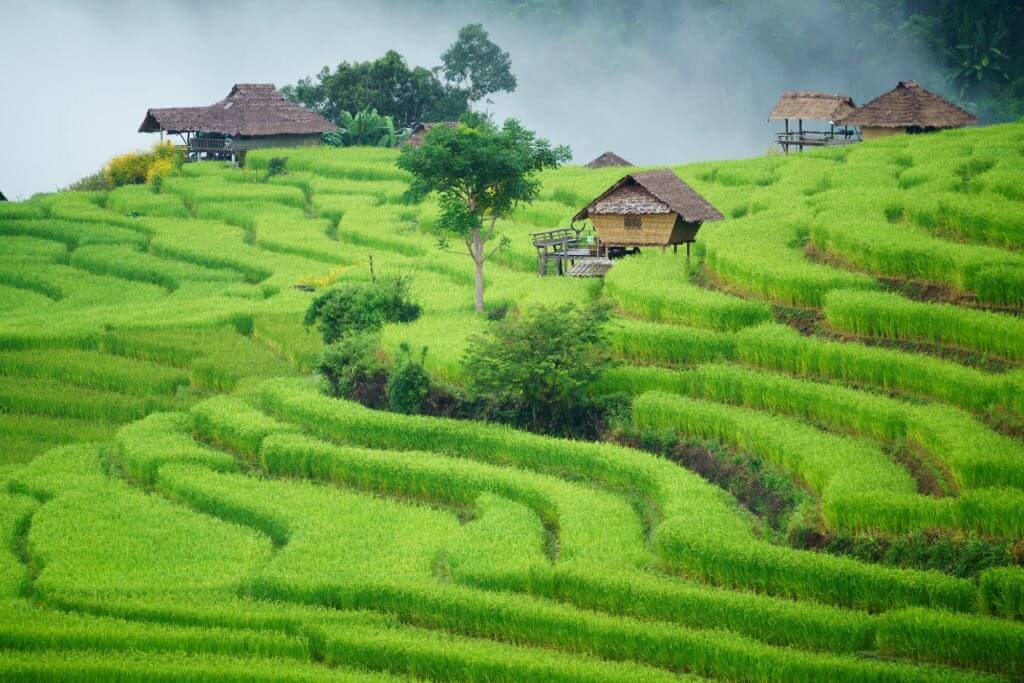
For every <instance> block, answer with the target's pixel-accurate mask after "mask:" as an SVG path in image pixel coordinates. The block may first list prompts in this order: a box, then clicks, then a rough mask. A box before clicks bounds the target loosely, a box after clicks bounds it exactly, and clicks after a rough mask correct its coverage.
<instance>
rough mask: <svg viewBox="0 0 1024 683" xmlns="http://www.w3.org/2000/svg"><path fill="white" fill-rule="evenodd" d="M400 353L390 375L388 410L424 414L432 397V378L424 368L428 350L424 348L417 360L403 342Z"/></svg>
mask: <svg viewBox="0 0 1024 683" xmlns="http://www.w3.org/2000/svg"><path fill="white" fill-rule="evenodd" d="M399 352H400V354H401V355H400V357H399V358H398V360H397V362H396V363H395V366H394V367H393V368H392V369H391V374H390V375H388V409H389V410H392V411H394V412H396V413H405V414H406V415H415V414H417V413H420V412H422V410H423V404H424V403H425V402H426V400H427V397H428V396H429V395H430V376H429V375H428V374H427V371H426V369H425V368H424V367H423V360H424V358H425V357H426V355H427V349H426V347H424V348H423V349H422V351H420V354H419V357H418V358H417V357H416V356H414V355H413V353H412V349H411V348H410V347H409V345H408V344H407V343H405V342H402V344H401V345H400V346H399Z"/></svg>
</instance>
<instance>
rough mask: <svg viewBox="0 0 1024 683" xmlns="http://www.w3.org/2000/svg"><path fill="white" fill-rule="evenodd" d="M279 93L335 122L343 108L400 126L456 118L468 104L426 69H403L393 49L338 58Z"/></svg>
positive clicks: (339, 121) (338, 121) (462, 94)
mask: <svg viewBox="0 0 1024 683" xmlns="http://www.w3.org/2000/svg"><path fill="white" fill-rule="evenodd" d="M281 93H282V94H283V95H284V96H285V97H286V98H287V99H289V100H291V101H293V102H297V103H299V104H301V105H303V106H305V107H308V108H310V109H312V110H314V111H316V112H319V113H320V114H321V115H323V116H324V117H326V118H327V119H329V120H330V121H333V122H334V123H336V124H338V125H342V123H343V117H344V113H345V112H350V113H351V112H359V111H364V110H371V109H376V110H377V112H378V113H379V114H381V115H382V116H390V117H391V118H392V120H393V121H394V123H395V125H396V126H398V127H399V128H404V127H407V126H410V125H412V124H413V123H417V122H419V121H443V120H452V119H457V118H458V117H459V115H460V114H462V113H463V112H465V111H466V110H467V108H468V102H467V98H466V93H465V92H464V91H462V90H460V89H458V88H454V87H451V86H449V85H447V84H445V83H442V82H441V81H440V79H438V77H437V76H436V75H435V74H434V73H433V72H432V71H430V70H429V69H424V68H423V67H418V66H417V67H413V68H409V66H408V64H406V61H405V58H404V57H402V55H400V54H398V53H397V52H395V51H394V50H389V51H388V52H387V53H386V54H385V55H384V56H383V57H381V58H379V59H376V60H374V61H372V62H342V63H341V64H339V65H338V66H337V67H336V68H335V69H334V70H333V71H332V70H331V69H330V68H329V67H326V66H325V67H324V68H323V69H321V70H320V73H318V74H317V75H316V78H315V79H312V78H303V79H301V80H299V82H298V83H295V84H294V85H287V86H285V87H284V88H282V89H281Z"/></svg>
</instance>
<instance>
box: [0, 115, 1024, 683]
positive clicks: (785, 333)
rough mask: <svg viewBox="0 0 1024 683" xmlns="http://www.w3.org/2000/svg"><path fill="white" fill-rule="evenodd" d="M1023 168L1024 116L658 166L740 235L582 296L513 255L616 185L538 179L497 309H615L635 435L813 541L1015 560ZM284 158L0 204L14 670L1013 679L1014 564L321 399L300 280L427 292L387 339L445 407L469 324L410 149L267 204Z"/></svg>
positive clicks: (521, 218) (4, 606)
mask: <svg viewBox="0 0 1024 683" xmlns="http://www.w3.org/2000/svg"><path fill="white" fill-rule="evenodd" d="M1021 150H1024V125H1011V126H998V127H989V128H984V129H979V130H971V131H956V132H949V133H943V134H936V135H928V136H913V137H905V138H889V139H885V140H882V141H877V142H872V143H865V144H861V145H857V146H854V147H849V148H844V149H839V150H829V151H826V152H824V153H806V154H803V155H793V156H790V157H786V158H779V157H768V158H762V159H752V160H748V161H735V162H721V163H717V162H715V163H703V164H696V165H690V166H682V167H678V168H676V169H675V170H676V171H677V172H678V173H679V174H680V175H681V176H682V177H683V178H684V179H685V180H687V182H689V183H691V184H692V185H693V186H694V187H695V188H696V189H697V190H698V191H699V192H700V193H701V194H703V195H704V196H706V197H707V198H708V199H709V200H710V201H711V202H712V203H713V204H715V205H716V206H717V207H718V208H719V209H720V210H721V211H722V213H723V214H725V215H726V217H727V220H726V221H724V222H722V223H717V224H708V225H706V226H704V228H703V229H702V230H701V233H700V239H699V241H698V250H697V257H695V259H694V261H693V262H692V263H690V264H689V266H687V265H686V262H685V260H684V259H683V258H682V257H672V256H671V255H668V254H665V255H663V254H660V253H644V254H643V255H641V256H638V257H633V258H630V259H629V260H625V261H622V262H620V263H619V264H617V265H616V266H615V267H614V268H613V270H612V271H611V273H610V274H609V276H608V278H607V280H606V281H604V282H599V281H581V280H574V279H570V278H544V279H541V278H538V277H537V276H536V275H535V274H534V267H535V262H534V254H533V247H532V245H531V244H530V241H529V239H528V234H529V233H530V232H531V231H535V230H538V229H546V228H552V227H555V226H556V225H558V224H559V223H560V222H562V221H564V220H565V219H566V218H567V217H568V216H569V215H571V214H572V213H573V212H574V211H575V210H576V209H578V208H579V207H580V206H581V205H582V204H583V203H585V202H586V201H587V200H588V199H590V198H591V197H593V196H595V195H596V194H598V193H599V192H600V191H601V190H602V189H604V188H605V187H606V186H607V185H609V184H610V183H611V182H612V181H614V180H615V179H617V178H618V177H619V176H620V175H621V173H622V171H621V169H615V168H612V169H604V170H587V169H583V168H578V167H569V168H565V169H561V170H558V171H552V172H548V173H545V174H544V175H543V178H542V179H543V191H542V199H541V200H540V201H538V202H537V203H535V204H534V205H532V206H529V207H522V208H521V209H519V210H518V211H517V212H516V214H515V215H514V216H513V218H512V220H509V221H504V222H503V223H502V224H501V227H502V229H503V230H504V232H505V234H506V235H508V236H509V237H510V238H511V244H510V246H509V248H508V249H507V250H506V251H505V252H504V253H503V254H502V255H501V256H500V258H499V259H498V260H497V261H495V262H493V263H491V264H489V266H488V271H487V303H488V306H493V307H498V306H502V305H508V306H512V307H518V309H520V310H522V311H529V310H530V309H531V308H532V307H536V306H538V305H542V304H543V305H551V304H559V303H563V302H571V301H575V302H581V301H585V300H587V299H590V298H592V297H607V298H610V299H613V300H614V301H615V302H616V303H617V306H618V308H617V317H616V320H615V322H614V326H613V329H612V331H611V340H610V344H611V347H612V350H613V352H614V353H615V355H617V356H618V357H619V358H620V359H622V361H623V362H622V364H620V365H619V366H617V367H616V368H614V369H613V370H612V371H610V372H609V373H608V374H607V375H606V376H605V377H604V378H603V380H602V382H601V385H600V387H598V390H599V391H604V392H608V393H624V394H628V395H629V396H630V397H631V400H632V406H631V411H629V414H628V415H626V416H624V418H623V419H624V420H625V422H626V424H625V425H624V427H625V428H627V429H635V430H638V431H647V432H653V433H658V434H664V435H669V436H671V437H672V438H683V439H693V440H696V441H699V442H700V443H705V444H713V445H715V447H717V448H721V449H724V451H725V452H729V453H733V454H735V456H736V457H737V458H756V459H757V461H758V462H762V463H765V465H764V466H765V467H766V468H770V469H771V471H772V472H775V473H776V476H779V477H782V478H785V479H787V480H789V481H791V482H792V485H793V486H794V487H795V488H797V489H799V490H800V491H802V492H803V493H802V495H803V496H804V498H803V500H805V501H806V503H804V504H805V505H806V506H807V512H808V515H809V517H810V518H811V519H813V520H814V523H815V524H816V525H817V527H818V531H819V532H821V533H823V534H839V535H843V534H845V535H848V536H849V535H853V536H856V535H857V534H873V535H874V536H875V537H883V538H894V539H898V538H903V537H905V536H906V535H908V534H914V533H942V534H946V535H952V536H956V535H958V534H959V535H965V536H969V537H971V538H977V539H984V540H985V541H986V542H989V543H993V544H995V543H1002V544H1004V545H1005V546H1007V547H1010V548H1016V551H1015V552H1016V553H1017V555H1016V557H1017V561H1018V562H1019V561H1020V557H1021V555H1022V552H1021V550H1020V549H1021V548H1022V544H1024V441H1022V439H1021V437H1020V425H1021V424H1022V422H1024V341H1022V340H1024V334H1022V329H1024V328H1022V322H1021V317H1020V314H1021V311H1022V309H1024V254H1022V252H1021V247H1022V244H1024V243H1022V241H1021V232H1020V230H1021V224H1022V220H1024V204H1022V200H1024V196H1022V195H1021V194H1020V193H1019V192H1016V191H1015V190H1014V187H1015V185H1014V180H1015V179H1020V178H1022V177H1024V155H1022V154H1021V153H1020V152H1021ZM278 154H281V152H279V151H260V152H252V153H251V154H250V156H249V158H248V164H249V168H248V169H246V170H237V169H232V168H229V167H226V166H223V165H219V164H212V163H200V164H191V165H188V166H186V167H185V169H184V171H183V173H182V174H181V175H180V176H178V177H175V178H172V179H170V180H168V181H167V182H166V184H165V189H164V192H163V193H161V194H153V193H151V192H149V191H148V190H147V189H144V188H121V189H118V190H115V191H113V192H110V193H59V194H52V195H45V196H38V197H35V198H33V199H31V200H29V201H28V202H24V203H20V204H8V205H0V310H2V312H3V316H0V537H2V538H3V549H2V552H0V614H2V618H0V677H2V678H5V679H11V678H32V679H33V680H49V679H61V680H67V679H76V680H83V679H95V680H111V679H117V680H153V679H158V678H162V679H179V678H186V677H190V678H192V679H196V680H283V679H284V680H293V681H297V680H326V679H334V678H337V679H340V680H360V681H361V680H366V681H370V680H391V679H397V678H403V679H407V678H409V677H415V678H417V679H428V680H481V681H482V680H488V681H493V680H559V681H578V680H588V681H591V680H621V681H635V680H678V679H683V680H698V679H724V680H745V681H778V680H791V681H800V680H803V681H821V680H830V681H831V680H858V681H859V680H873V681H908V680H922V681H923V680H927V681H933V680H934V681H937V680H950V681H952V680H975V679H977V680H982V679H989V678H1000V677H1002V678H1014V677H1019V676H1021V675H1024V621H1022V620H1024V569H1022V568H1021V567H1020V566H1019V565H1014V564H1013V562H1003V563H1001V566H993V567H991V568H988V569H985V570H984V571H981V572H980V573H977V572H975V573H972V572H961V573H958V574H957V573H942V572H939V571H934V570H925V569H921V568H908V567H899V566H892V565H887V564H882V563H873V562H868V561H864V560H860V559H855V558H853V557H849V556H843V555H840V554H835V553H832V552H828V551H826V550H823V549H814V548H807V547H797V546H795V545H793V544H792V543H789V542H787V539H786V538H784V537H783V536H784V534H781V533H779V531H778V530H775V529H772V528H771V527H770V525H769V524H768V522H767V521H766V519H765V518H763V517H762V516H761V515H760V514H759V513H758V511H757V510H750V509H748V508H746V507H745V506H744V505H742V504H741V502H740V501H739V500H738V499H737V498H736V497H734V495H733V494H732V493H730V492H729V491H727V490H725V489H723V488H720V487H719V486H717V485H715V484H714V483H712V482H710V481H707V480H705V479H703V478H702V477H701V476H699V475H698V474H696V473H694V472H693V471H691V470H689V469H686V468H685V467H682V466H680V465H679V464H677V463H676V462H673V461H671V460H669V459H667V458H663V457H661V456H658V455H655V454H653V453H650V452H647V451H643V450H638V449H636V448H631V447H627V446H625V445H621V444H618V443H611V442H602V443H589V442H582V441H569V440H561V439H555V438H549V437H544V436H540V435H535V434H529V433H525V432H520V431H516V430H514V429H511V428H508V427H503V426H498V425H493V424H485V423H476V422H471V421H454V420H448V419H442V418H433V417H410V416H404V415H399V414H395V413H388V412H380V411H374V410H370V409H368V408H365V407H363V406H360V405H358V404H355V403H351V402H348V401H343V400H336V399H332V398H327V397H326V396H324V395H322V394H321V393H320V392H319V391H318V390H317V388H316V385H315V383H314V382H313V381H312V378H311V376H310V367H311V363H312V362H313V360H314V359H315V357H316V355H317V353H318V352H319V350H320V346H321V344H320V340H319V337H318V336H316V334H315V332H314V331H312V330H310V331H307V330H306V329H305V328H304V327H303V326H302V324H301V321H302V315H303V312H304V311H305V308H306V306H307V305H308V302H309V297H310V295H309V294H308V293H307V292H304V291H301V290H299V289H296V288H295V287H294V285H295V284H296V283H298V282H300V281H308V280H311V279H313V280H315V279H316V278H322V277H324V276H327V275H329V274H330V275H331V277H337V278H338V279H339V280H340V281H345V280H365V279H367V278H368V277H369V272H368V269H367V267H366V264H367V262H368V258H369V256H370V255H371V254H372V256H373V262H374V267H375V269H376V271H377V274H378V275H379V274H396V275H398V274H409V273H412V274H414V276H415V277H414V281H413V295H414V298H415V299H416V300H417V301H418V302H419V303H421V304H422V306H423V309H424V313H423V315H422V317H421V318H420V319H419V320H417V321H416V322H414V323H410V324H404V325H391V326H388V327H387V328H386V329H385V330H384V333H383V336H382V340H383V344H384V346H385V349H386V351H387V352H388V353H390V354H394V353H395V352H396V351H397V349H398V347H399V345H400V344H402V343H403V342H408V343H410V344H411V345H412V346H413V347H414V348H419V347H422V346H428V347H429V349H430V351H429V353H428V355H427V357H426V358H427V363H428V369H429V371H430V372H431V373H432V374H433V375H434V377H435V378H436V379H437V380H438V381H440V382H449V383H459V382H460V381H463V379H464V377H463V374H462V369H461V354H462V350H463V349H464V348H465V346H466V339H467V338H468V337H469V336H470V335H472V334H474V333H476V332H479V331H481V330H483V329H484V327H485V325H486V322H485V321H484V320H483V319H481V318H480V317H478V316H476V315H475V314H474V313H473V311H472V281H473V280H472V271H471V266H472V264H471V262H470V261H469V260H468V259H466V258H464V257H460V256H455V255H450V254H447V253H444V252H441V251H439V250H437V249H436V248H435V244H434V240H433V238H431V237H430V236H429V235H427V234H425V231H424V228H425V227H427V226H429V225H430V223H431V221H433V220H435V217H436V215H437V207H436V206H434V205H432V204H430V203H424V204H420V205H412V206H410V205H405V204H403V203H402V200H401V197H402V192H403V190H404V187H405V182H406V178H405V176H404V175H403V173H402V172H400V171H399V170H397V169H396V167H395V166H394V152H392V151H389V150H378V149H345V150H329V149H304V150H287V152H286V154H287V156H288V157H289V161H288V172H287V173H285V174H284V175H282V176H279V177H275V178H273V180H272V182H270V183H263V182H260V174H259V170H260V169H262V168H264V167H265V166H266V163H267V160H268V159H269V158H270V157H271V156H276V155H278ZM899 453H910V454H912V456H913V457H912V458H909V459H908V458H905V457H904V458H901V457H897V454H899ZM914 462H916V463H918V465H919V466H918V467H914V466H912V464H913V463H914ZM922 463H923V464H924V465H926V466H927V467H926V468H925V469H926V470H927V471H925V469H922V467H923V465H922ZM925 474H929V476H930V477H931V478H930V479H929V480H928V482H925V481H923V477H925ZM929 482H930V484H929ZM926 484H928V485H926Z"/></svg>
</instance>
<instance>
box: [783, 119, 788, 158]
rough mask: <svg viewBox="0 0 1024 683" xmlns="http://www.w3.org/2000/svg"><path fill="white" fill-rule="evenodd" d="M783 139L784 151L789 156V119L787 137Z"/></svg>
mask: <svg viewBox="0 0 1024 683" xmlns="http://www.w3.org/2000/svg"><path fill="white" fill-rule="evenodd" d="M783 139H784V140H785V143H784V144H783V145H782V149H784V150H786V154H789V119H786V137H785V138H783Z"/></svg>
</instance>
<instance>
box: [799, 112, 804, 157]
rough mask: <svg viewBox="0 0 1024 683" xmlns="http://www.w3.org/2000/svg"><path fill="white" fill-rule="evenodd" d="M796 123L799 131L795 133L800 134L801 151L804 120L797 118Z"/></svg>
mask: <svg viewBox="0 0 1024 683" xmlns="http://www.w3.org/2000/svg"><path fill="white" fill-rule="evenodd" d="M797 125H798V126H799V131H798V132H797V135H799V136H800V151H801V152H802V151H804V120H803V119H797Z"/></svg>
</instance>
